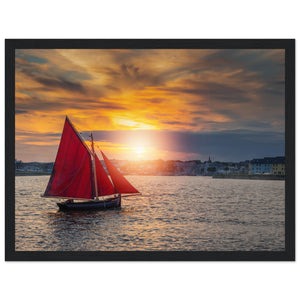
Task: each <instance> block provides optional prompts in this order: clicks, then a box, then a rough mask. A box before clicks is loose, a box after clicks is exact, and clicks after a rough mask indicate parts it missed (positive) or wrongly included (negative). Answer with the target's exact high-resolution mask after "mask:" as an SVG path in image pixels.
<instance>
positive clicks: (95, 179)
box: [91, 132, 99, 200]
mask: <svg viewBox="0 0 300 300" xmlns="http://www.w3.org/2000/svg"><path fill="white" fill-rule="evenodd" d="M91 141H92V158H93V170H94V181H95V196H96V200H99V198H98V185H97V172H96V157H95V156H96V154H95V149H94V138H93V133H92V132H91Z"/></svg>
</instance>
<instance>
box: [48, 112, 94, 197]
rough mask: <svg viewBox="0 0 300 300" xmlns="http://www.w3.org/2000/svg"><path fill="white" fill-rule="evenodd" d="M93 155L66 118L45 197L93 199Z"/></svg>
mask: <svg viewBox="0 0 300 300" xmlns="http://www.w3.org/2000/svg"><path fill="white" fill-rule="evenodd" d="M92 178H93V177H92V164H91V155H90V153H89V150H88V149H87V146H86V145H85V144H84V142H83V141H82V140H81V139H80V137H79V135H78V133H77V132H76V131H75V129H74V127H73V126H72V124H71V122H70V121H69V119H68V117H66V121H65V125H64V129H63V133H62V137H61V140H60V144H59V148H58V152H57V156H56V160H55V163H54V167H53V171H52V174H51V177H50V180H49V183H48V186H47V188H46V191H45V194H44V196H55V197H68V198H83V199H93V198H94V192H93V190H94V189H93V184H92Z"/></svg>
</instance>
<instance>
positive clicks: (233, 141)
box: [94, 130, 284, 161]
mask: <svg viewBox="0 0 300 300" xmlns="http://www.w3.org/2000/svg"><path fill="white" fill-rule="evenodd" d="M145 137H147V138H146V140H147V141H148V144H147V145H146V146H151V145H153V144H154V145H155V144H156V143H157V144H158V145H159V148H160V149H162V150H167V151H171V152H184V153H198V154H199V159H201V158H207V156H208V155H211V156H213V157H215V158H217V159H218V160H223V161H242V160H246V159H252V158H254V157H264V156H276V155H284V133H278V132H273V131H264V132H261V131H254V130H227V131H220V132H206V133H200V132H198V133H192V132H178V131H177V132H176V131H175V132H174V131H155V132H153V131H96V132H95V133H94V138H95V140H98V141H106V142H111V143H118V144H122V143H124V144H126V143H128V141H130V140H138V139H139V138H141V139H142V140H145Z"/></svg>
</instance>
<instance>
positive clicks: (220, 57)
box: [5, 39, 295, 261]
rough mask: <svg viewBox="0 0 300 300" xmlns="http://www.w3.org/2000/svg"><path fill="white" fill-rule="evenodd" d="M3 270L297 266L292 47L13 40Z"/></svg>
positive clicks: (9, 44) (283, 43)
mask: <svg viewBox="0 0 300 300" xmlns="http://www.w3.org/2000/svg"><path fill="white" fill-rule="evenodd" d="M5 51H6V56H5V60H6V70H5V72H6V73H5V75H6V78H5V80H6V91H5V101H6V123H5V124H6V140H5V147H6V148H5V149H6V191H5V195H6V202H5V207H6V218H5V224H6V243H5V244H6V249H5V250H6V260H74V261H76V260H82V261H86V260H95V261H96V260H107V261H112V260H115V261H117V260H118V261H120V260H127V261H133V260H143V261H153V260H155V261H161V260H165V261H170V260H172V261H174V260H175V261H176V260H178V261H182V260H186V261H201V260H214V261H215V260H218V261H220V260H223V261H226V260H232V261H234V260H257V261H258V260H265V261H267V260H274V261H277V260H281V261H283V260H295V41H294V40H291V39H286V40H279V39H278V40H276V39H275V40H271V39H270V40H267V39H266V40H255V39H253V40H213V39H212V40H168V39H165V40H13V39H8V40H6V42H5Z"/></svg>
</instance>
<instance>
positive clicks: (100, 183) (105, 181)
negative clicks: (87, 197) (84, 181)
mask: <svg viewBox="0 0 300 300" xmlns="http://www.w3.org/2000/svg"><path fill="white" fill-rule="evenodd" d="M95 165H96V174H97V187H98V194H99V196H106V195H112V194H114V193H117V191H115V189H114V187H113V185H112V183H111V181H110V179H109V178H108V176H107V174H106V172H105V170H104V168H103V166H102V164H101V162H100V160H99V158H98V156H97V155H95Z"/></svg>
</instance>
